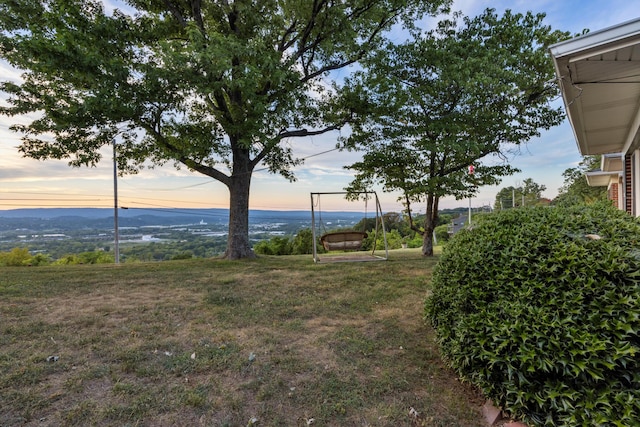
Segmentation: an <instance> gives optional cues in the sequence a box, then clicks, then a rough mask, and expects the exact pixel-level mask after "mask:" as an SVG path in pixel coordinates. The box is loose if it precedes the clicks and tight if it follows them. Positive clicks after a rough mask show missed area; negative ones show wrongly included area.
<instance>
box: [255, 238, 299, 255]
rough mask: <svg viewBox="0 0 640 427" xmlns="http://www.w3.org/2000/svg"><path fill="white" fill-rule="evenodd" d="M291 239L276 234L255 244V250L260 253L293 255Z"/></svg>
mask: <svg viewBox="0 0 640 427" xmlns="http://www.w3.org/2000/svg"><path fill="white" fill-rule="evenodd" d="M291 248H292V246H291V241H290V240H289V239H288V238H286V237H279V236H275V237H272V238H271V239H269V240H268V241H267V240H262V241H260V242H258V243H256V244H255V245H254V246H253V251H254V252H255V253H257V254H259V255H291V251H292V249H291Z"/></svg>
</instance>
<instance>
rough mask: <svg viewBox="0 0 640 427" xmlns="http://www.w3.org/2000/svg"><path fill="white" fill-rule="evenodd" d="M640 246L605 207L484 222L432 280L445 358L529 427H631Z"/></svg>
mask: <svg viewBox="0 0 640 427" xmlns="http://www.w3.org/2000/svg"><path fill="white" fill-rule="evenodd" d="M639 240H640V223H639V222H638V221H637V220H636V219H635V218H631V217H630V216H629V215H627V214H625V213H624V212H622V211H619V210H617V209H615V208H613V207H612V206H611V205H610V203H606V202H601V203H599V204H594V205H590V206H585V205H582V206H571V207H553V208H549V207H546V208H545V207H536V208H524V209H511V210H504V211H500V212H498V213H495V214H492V215H486V216H484V217H482V218H481V220H479V221H478V222H477V223H476V224H475V226H474V228H473V229H471V230H463V231H461V232H460V233H458V234H456V235H455V236H454V237H453V239H452V240H451V241H450V242H449V243H448V245H447V246H446V247H445V249H444V251H443V255H442V258H441V260H440V262H439V264H438V265H437V267H436V269H435V271H434V275H433V283H432V285H433V294H432V296H430V297H429V298H428V299H427V302H426V308H425V309H426V316H427V318H428V319H429V321H430V322H431V324H432V325H433V326H434V327H435V329H436V331H437V336H438V340H439V342H440V345H441V348H442V352H443V355H444V356H445V358H446V359H447V360H448V362H449V363H450V364H451V366H453V368H455V369H456V370H457V371H458V372H459V374H460V375H461V376H462V377H464V378H466V379H467V380H469V381H470V382H472V383H473V384H475V385H477V386H478V387H479V388H480V389H481V390H482V391H483V392H484V394H485V395H487V396H488V397H489V398H491V399H493V400H494V401H496V402H497V403H498V405H499V406H501V407H503V408H505V409H506V410H507V411H509V412H510V413H511V414H512V415H514V416H517V417H523V418H524V419H525V420H526V421H527V422H528V423H529V424H530V425H539V426H542V425H553V426H568V427H572V426H592V425H598V426H604V425H606V426H631V425H637V421H638V419H640V358H639V357H638V355H640V336H639V335H638V331H639V330H640V252H639V251H638V244H639V243H640V242H639Z"/></svg>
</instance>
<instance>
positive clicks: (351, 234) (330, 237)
mask: <svg viewBox="0 0 640 427" xmlns="http://www.w3.org/2000/svg"><path fill="white" fill-rule="evenodd" d="M366 237H367V233H365V232H363V231H353V230H345V231H336V232H333V233H326V234H324V235H323V236H322V237H320V242H322V246H324V248H325V250H327V251H340V250H342V251H357V250H358V249H360V248H361V247H362V241H363V240H364V239H365V238H366Z"/></svg>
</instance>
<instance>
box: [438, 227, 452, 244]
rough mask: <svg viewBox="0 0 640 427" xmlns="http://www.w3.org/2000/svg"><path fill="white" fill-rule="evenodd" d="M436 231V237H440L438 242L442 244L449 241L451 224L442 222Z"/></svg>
mask: <svg viewBox="0 0 640 427" xmlns="http://www.w3.org/2000/svg"><path fill="white" fill-rule="evenodd" d="M434 233H435V234H436V239H438V244H439V245H442V244H443V243H445V242H448V241H449V237H450V236H449V224H442V225H439V226H437V227H436V228H435V230H434Z"/></svg>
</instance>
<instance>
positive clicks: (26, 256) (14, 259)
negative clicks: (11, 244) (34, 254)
mask: <svg viewBox="0 0 640 427" xmlns="http://www.w3.org/2000/svg"><path fill="white" fill-rule="evenodd" d="M30 259H31V254H30V253H29V249H27V248H13V249H11V251H9V252H2V253H0V265H5V266H7V267H19V266H22V265H28V264H29V260H30Z"/></svg>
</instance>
